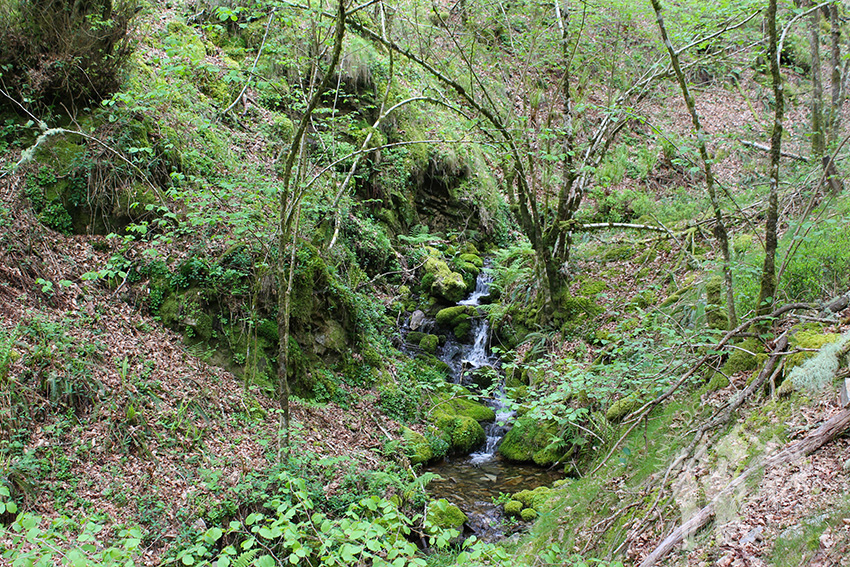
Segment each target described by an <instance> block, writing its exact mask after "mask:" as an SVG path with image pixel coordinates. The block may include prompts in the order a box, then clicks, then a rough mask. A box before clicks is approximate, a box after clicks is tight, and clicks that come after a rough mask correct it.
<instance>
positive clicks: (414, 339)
mask: <svg viewBox="0 0 850 567" xmlns="http://www.w3.org/2000/svg"><path fill="white" fill-rule="evenodd" d="M425 335H426V334H425V333H422V332H420V331H410V332H409V333H407V335H405V337H404V339H405V340H406V341H407V342H408V343H410V344H412V345H418V344H419V343H421V342H422V339H424V338H425Z"/></svg>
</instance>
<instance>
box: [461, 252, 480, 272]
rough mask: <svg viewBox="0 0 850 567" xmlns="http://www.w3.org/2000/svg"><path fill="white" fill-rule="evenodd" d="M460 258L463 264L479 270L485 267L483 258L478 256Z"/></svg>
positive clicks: (462, 255)
mask: <svg viewBox="0 0 850 567" xmlns="http://www.w3.org/2000/svg"><path fill="white" fill-rule="evenodd" d="M459 258H460V260H461V262H466V263H468V264H472V265H473V266H475V267H476V268H478V269H479V270H480V269H481V268H483V267H484V260H482V259H481V257H480V256H478V255H476V254H461V255H460V256H459Z"/></svg>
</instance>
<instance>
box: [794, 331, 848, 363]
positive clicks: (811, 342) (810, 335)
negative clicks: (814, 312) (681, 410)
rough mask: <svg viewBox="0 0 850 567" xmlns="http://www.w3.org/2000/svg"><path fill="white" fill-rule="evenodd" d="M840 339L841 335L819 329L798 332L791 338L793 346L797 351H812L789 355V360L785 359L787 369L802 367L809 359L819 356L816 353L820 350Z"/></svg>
mask: <svg viewBox="0 0 850 567" xmlns="http://www.w3.org/2000/svg"><path fill="white" fill-rule="evenodd" d="M840 338H841V335H839V334H837V333H824V332H823V330H822V329H820V328H818V327H812V328H807V329H803V330H800V331H797V332H796V333H794V334H793V335H791V338H790V339H789V341H788V342H790V343H791V346H792V347H794V348H797V349H812V350H802V351H801V352H796V353H794V354H792V355H789V356H788V358H786V359H785V369H786V370H791V369H792V368H794V367H795V366H799V365H801V364H802V363H803V362H804V361H806V360H807V359H809V358H812V357H813V356H815V355H816V354H817V352H816V351H817V350H820V349H821V348H822V347H823V346H824V345H827V344H829V343H834V342H835V341H837V340H838V339H840Z"/></svg>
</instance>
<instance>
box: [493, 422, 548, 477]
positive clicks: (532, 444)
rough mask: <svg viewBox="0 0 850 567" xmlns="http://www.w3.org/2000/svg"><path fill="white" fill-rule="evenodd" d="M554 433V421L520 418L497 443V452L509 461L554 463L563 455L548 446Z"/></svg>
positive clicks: (541, 463) (542, 464)
mask: <svg viewBox="0 0 850 567" xmlns="http://www.w3.org/2000/svg"><path fill="white" fill-rule="evenodd" d="M556 434H557V426H556V425H555V424H554V423H545V422H540V421H538V420H536V419H530V418H520V419H518V420H517V421H516V423H514V426H513V427H512V428H511V429H510V431H508V433H507V435H505V438H504V439H503V440H502V443H501V444H500V445H499V454H500V455H502V456H503V457H505V458H506V459H508V460H511V461H518V462H529V461H533V462H535V463H537V464H538V465H541V466H548V465H551V464H554V463H555V462H557V461H558V460H559V459H560V458H561V457H562V456H563V452H560V454H557V453H559V452H557V451H553V450H552V449H551V448H550V447H549V446H550V445H551V442H552V438H553V437H554V436H555V435H556Z"/></svg>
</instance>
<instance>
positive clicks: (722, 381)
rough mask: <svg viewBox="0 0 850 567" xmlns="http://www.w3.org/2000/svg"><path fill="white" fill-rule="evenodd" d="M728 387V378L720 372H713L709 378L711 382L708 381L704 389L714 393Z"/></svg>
mask: <svg viewBox="0 0 850 567" xmlns="http://www.w3.org/2000/svg"><path fill="white" fill-rule="evenodd" d="M728 385H729V378H727V377H726V376H724V375H723V374H721V373H720V372H715V373H714V375H713V376H712V377H711V380H709V381H708V384H707V385H706V387H705V389H706V391H707V392H714V391H717V390H721V389H723V388H725V387H726V386H728Z"/></svg>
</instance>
